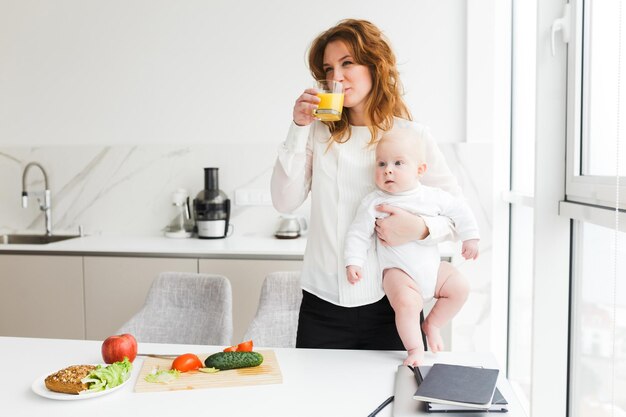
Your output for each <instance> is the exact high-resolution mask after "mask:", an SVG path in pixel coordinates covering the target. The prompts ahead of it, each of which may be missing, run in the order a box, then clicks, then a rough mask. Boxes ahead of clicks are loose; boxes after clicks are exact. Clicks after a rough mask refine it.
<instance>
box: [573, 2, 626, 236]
mask: <svg viewBox="0 0 626 417" xmlns="http://www.w3.org/2000/svg"><path fill="white" fill-rule="evenodd" d="M585 1H589V0H570V2H569V4H570V7H571V10H572V11H573V13H572V15H571V19H572V20H571V22H570V24H571V35H570V40H569V45H568V57H567V84H568V85H567V95H568V98H567V121H568V122H567V139H566V143H567V145H566V146H567V149H566V165H565V166H566V183H565V201H566V202H569V203H580V204H581V205H584V206H587V209H585V210H587V212H589V209H592V208H593V207H599V208H600V207H603V208H613V209H615V195H616V193H615V188H616V185H617V182H616V178H615V177H610V176H602V175H580V172H581V162H580V159H581V152H582V151H581V149H582V148H583V147H584V145H585V142H584V141H585V140H586V139H587V134H588V133H587V132H588V130H583V127H584V126H585V121H586V117H587V113H588V109H587V106H586V105H585V102H584V100H585V98H586V97H587V96H588V95H589V74H588V72H585V71H584V68H585V67H588V65H586V64H587V61H586V59H588V57H589V55H587V56H585V55H584V53H585V51H586V50H588V49H589V40H588V37H587V36H586V35H585V33H584V28H585V27H588V25H589V22H588V21H586V20H585V18H586V16H585ZM624 12H626V10H624V11H623V13H624ZM622 65H624V66H625V68H626V61H625V62H623V64H622ZM625 99H626V97H625ZM624 105H625V106H626V101H625V102H624ZM623 151H624V152H626V149H624V150H623ZM619 192H620V194H619V195H620V198H619V206H620V207H626V177H620V190H619ZM581 209H582V207H581ZM575 210H576V209H575V208H572V207H569V209H568V213H569V215H571V214H575V215H576V216H578V214H576V213H577V212H576V211H575ZM575 218H576V219H577V220H582V219H579V218H577V217H575ZM586 219H587V220H588V221H589V219H593V217H590V216H589V214H587V216H586ZM600 221H601V220H600V218H598V219H594V220H593V222H600ZM596 224H599V225H604V226H609V225H607V224H606V223H603V224H600V223H596ZM609 227H610V226H609Z"/></svg>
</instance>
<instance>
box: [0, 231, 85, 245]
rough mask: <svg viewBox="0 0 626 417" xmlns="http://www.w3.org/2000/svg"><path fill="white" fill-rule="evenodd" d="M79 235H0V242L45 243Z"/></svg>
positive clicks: (18, 243) (17, 243) (19, 243)
mask: <svg viewBox="0 0 626 417" xmlns="http://www.w3.org/2000/svg"><path fill="white" fill-rule="evenodd" d="M77 237H80V235H52V236H47V235H20V234H13V235H0V244H4V245H8V244H15V245H45V244H47V243H53V242H60V241H62V240H67V239H74V238H77Z"/></svg>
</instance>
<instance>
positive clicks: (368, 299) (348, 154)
mask: <svg viewBox="0 0 626 417" xmlns="http://www.w3.org/2000/svg"><path fill="white" fill-rule="evenodd" d="M395 123H396V125H397V126H401V127H410V128H413V129H415V130H416V131H417V132H418V133H419V134H420V135H421V137H422V138H423V139H424V144H425V153H426V162H427V164H428V169H427V171H426V173H425V175H424V176H423V177H422V178H421V182H422V183H423V184H425V185H429V186H431V187H439V188H442V189H444V190H445V191H448V192H449V193H452V194H454V195H460V188H459V186H458V183H457V181H456V178H455V177H454V176H453V175H452V173H451V172H450V169H449V168H448V166H447V164H446V162H445V159H444V157H443V155H442V153H441V151H440V150H439V148H438V147H437V145H436V143H435V142H434V140H433V139H432V137H431V135H430V133H429V131H428V129H427V128H425V127H424V126H422V125H420V124H418V123H415V122H411V121H407V120H403V119H397V118H396V120H395ZM351 132H352V135H351V137H350V139H349V140H348V141H347V142H345V143H342V144H337V143H332V145H330V147H329V142H328V138H329V137H330V132H329V130H328V127H327V126H326V125H324V124H323V123H321V122H318V121H316V122H313V123H312V124H311V125H309V126H298V125H296V124H295V123H293V122H292V124H291V127H290V129H289V133H288V135H287V139H286V140H285V142H284V143H283V144H282V146H281V147H280V149H279V152H278V159H277V161H276V164H275V166H274V172H273V175H272V184H271V189H272V202H273V204H274V207H275V208H276V210H278V211H279V212H281V213H289V212H291V211H293V210H295V209H296V208H298V207H299V206H300V205H301V204H302V203H303V202H304V201H305V200H306V198H307V196H308V194H309V192H310V193H311V219H310V225H309V232H308V239H307V245H306V249H305V252H304V263H303V268H302V275H301V281H302V288H303V289H304V290H306V291H308V292H310V293H312V294H314V295H316V296H318V297H319V298H322V299H324V300H326V301H328V302H331V303H333V304H337V305H340V306H344V307H353V306H360V305H366V304H371V303H374V302H376V301H378V300H380V299H381V298H382V297H383V296H384V292H383V287H382V275H381V273H380V271H379V270H378V261H377V259H376V253H375V252H374V250H370V251H369V252H368V259H367V262H366V263H365V265H364V266H363V279H362V280H361V281H360V282H359V283H357V284H356V285H352V284H350V283H349V282H348V280H347V279H346V271H345V267H344V260H343V255H344V240H345V236H346V233H347V231H348V228H349V226H350V224H351V223H352V220H353V219H354V216H355V214H356V211H357V208H358V207H359V204H360V203H361V200H362V199H363V197H365V196H366V195H367V194H369V193H370V192H371V191H373V190H374V189H375V188H376V186H375V184H374V168H375V147H374V146H370V145H368V142H369V141H370V137H371V135H370V131H369V129H368V128H367V127H366V126H351ZM424 221H425V222H426V225H427V227H428V228H429V232H430V233H429V236H428V237H427V238H426V239H425V241H426V240H430V241H432V242H433V244H436V243H437V242H440V241H442V240H445V239H449V238H451V237H453V235H454V228H453V226H452V224H451V221H450V220H449V219H448V218H445V217H424Z"/></svg>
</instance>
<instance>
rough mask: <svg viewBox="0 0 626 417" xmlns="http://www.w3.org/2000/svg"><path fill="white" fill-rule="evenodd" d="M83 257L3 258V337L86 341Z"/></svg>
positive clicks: (0, 330) (0, 311)
mask: <svg viewBox="0 0 626 417" xmlns="http://www.w3.org/2000/svg"><path fill="white" fill-rule="evenodd" d="M83 306H84V304H83V258H82V257H81V256H45V255H0V335H1V336H19V337H44V338H62V339H83V338H84V337H85V319H84V317H85V314H84V307H83Z"/></svg>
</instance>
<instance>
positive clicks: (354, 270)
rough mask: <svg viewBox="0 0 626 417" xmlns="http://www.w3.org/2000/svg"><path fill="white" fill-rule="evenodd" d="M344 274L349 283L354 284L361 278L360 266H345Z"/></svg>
mask: <svg viewBox="0 0 626 417" xmlns="http://www.w3.org/2000/svg"><path fill="white" fill-rule="evenodd" d="M346 275H347V276H348V282H349V283H350V284H356V283H357V282H359V280H360V279H361V278H362V276H363V275H362V274H361V267H360V266H356V265H348V266H346Z"/></svg>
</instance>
